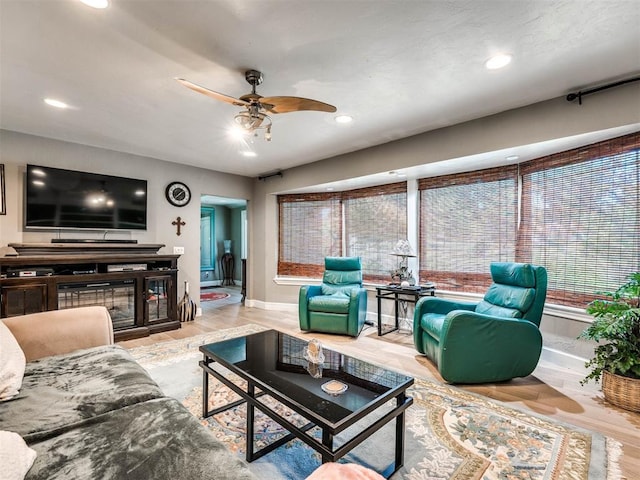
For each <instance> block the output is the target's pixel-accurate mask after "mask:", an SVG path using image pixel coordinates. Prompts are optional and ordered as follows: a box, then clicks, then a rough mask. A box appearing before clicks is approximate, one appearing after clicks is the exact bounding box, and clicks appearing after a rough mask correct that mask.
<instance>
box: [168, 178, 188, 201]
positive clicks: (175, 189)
mask: <svg viewBox="0 0 640 480" xmlns="http://www.w3.org/2000/svg"><path fill="white" fill-rule="evenodd" d="M164 194H165V196H166V197H167V200H168V201H169V203H170V204H171V205H175V206H176V207H184V206H185V205H186V204H187V203H189V202H190V201H191V190H189V187H187V186H186V185H185V184H184V183H182V182H171V183H170V184H169V185H167V189H166V190H165V192H164Z"/></svg>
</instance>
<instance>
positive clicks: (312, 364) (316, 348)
mask: <svg viewBox="0 0 640 480" xmlns="http://www.w3.org/2000/svg"><path fill="white" fill-rule="evenodd" d="M302 356H303V358H304V359H305V360H306V361H307V362H309V363H308V364H307V367H306V368H307V372H309V375H311V376H312V377H313V378H322V364H323V363H324V353H323V352H322V344H321V343H320V340H318V339H317V338H314V339H312V340H310V341H309V344H308V345H307V347H306V348H305V349H304V352H302Z"/></svg>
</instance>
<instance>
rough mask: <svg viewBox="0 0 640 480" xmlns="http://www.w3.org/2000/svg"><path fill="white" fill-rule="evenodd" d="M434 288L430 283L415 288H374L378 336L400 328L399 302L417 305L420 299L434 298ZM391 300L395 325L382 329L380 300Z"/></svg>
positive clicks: (395, 286)
mask: <svg viewBox="0 0 640 480" xmlns="http://www.w3.org/2000/svg"><path fill="white" fill-rule="evenodd" d="M435 294H436V286H435V285H434V284H432V283H428V284H425V285H419V286H418V285H416V286H415V287H401V286H400V285H380V286H377V287H376V298H377V299H378V336H379V337H381V336H382V335H386V334H387V333H391V332H395V331H396V330H398V329H399V328H400V325H399V318H398V317H399V315H398V305H399V303H400V302H409V303H413V304H415V303H418V300H419V299H420V298H422V297H427V296H431V297H433V296H435ZM383 299H387V300H393V302H394V312H395V324H394V325H392V326H391V327H390V328H385V329H384V330H383V329H382V300H383Z"/></svg>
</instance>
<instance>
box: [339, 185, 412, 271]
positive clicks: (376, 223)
mask: <svg viewBox="0 0 640 480" xmlns="http://www.w3.org/2000/svg"><path fill="white" fill-rule="evenodd" d="M342 201H343V206H344V224H345V245H346V256H349V257H361V258H362V274H363V277H364V279H365V280H366V281H369V282H375V283H381V282H382V283H389V281H390V280H391V271H392V270H394V269H396V268H397V266H398V265H397V263H398V257H394V256H392V255H391V252H392V251H393V247H394V245H395V244H396V243H397V242H398V240H401V239H405V238H407V184H406V183H405V182H402V183H393V184H390V185H380V186H377V187H372V188H361V189H358V190H350V191H347V192H343V193H342Z"/></svg>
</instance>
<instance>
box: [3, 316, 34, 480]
mask: <svg viewBox="0 0 640 480" xmlns="http://www.w3.org/2000/svg"><path fill="white" fill-rule="evenodd" d="M0 323H2V322H0ZM35 459H36V451H35V450H33V449H31V448H29V447H28V446H27V444H26V443H25V441H24V440H23V439H22V437H21V436H20V435H18V434H17V433H14V432H7V431H4V430H0V465H2V473H1V474H0V475H2V478H3V479H6V480H24V477H25V476H26V475H27V472H28V471H29V469H30V468H31V465H33V462H34V461H35Z"/></svg>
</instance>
